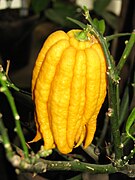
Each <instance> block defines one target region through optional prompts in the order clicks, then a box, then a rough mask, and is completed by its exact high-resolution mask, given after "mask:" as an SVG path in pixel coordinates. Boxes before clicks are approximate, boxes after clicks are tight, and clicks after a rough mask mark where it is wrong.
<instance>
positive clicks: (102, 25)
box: [93, 18, 105, 34]
mask: <svg viewBox="0 0 135 180" xmlns="http://www.w3.org/2000/svg"><path fill="white" fill-rule="evenodd" d="M93 24H94V25H95V26H96V28H97V30H98V31H99V32H100V33H101V34H104V32H105V21H104V20H103V19H102V20H98V19H97V18H94V20H93Z"/></svg>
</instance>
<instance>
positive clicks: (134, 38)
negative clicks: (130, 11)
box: [117, 30, 135, 73]
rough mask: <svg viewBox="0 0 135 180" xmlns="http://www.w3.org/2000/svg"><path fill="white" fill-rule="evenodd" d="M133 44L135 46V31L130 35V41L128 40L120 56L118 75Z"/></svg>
mask: <svg viewBox="0 0 135 180" xmlns="http://www.w3.org/2000/svg"><path fill="white" fill-rule="evenodd" d="M134 44H135V30H134V31H133V32H132V33H131V36H130V39H129V41H128V43H127V44H126V47H125V50H124V52H123V54H122V56H121V59H120V61H119V63H118V65H117V70H118V73H120V71H121V69H122V68H123V66H124V64H125V62H126V60H127V57H128V56H129V54H130V52H131V50H132V47H133V46H134Z"/></svg>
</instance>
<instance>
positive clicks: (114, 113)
mask: <svg viewBox="0 0 135 180" xmlns="http://www.w3.org/2000/svg"><path fill="white" fill-rule="evenodd" d="M84 12H85V18H86V19H87V20H88V22H89V23H90V24H91V25H88V26H87V27H88V29H89V31H90V32H91V33H93V34H94V35H95V36H96V37H97V38H98V40H99V42H100V44H101V46H102V49H103V51H104V55H105V58H106V61H107V67H108V72H107V75H108V98H109V99H108V101H109V111H110V112H111V113H110V123H111V128H112V136H113V142H114V151H115V160H116V163H118V164H121V162H122V160H121V157H122V148H123V146H121V136H120V131H119V125H118V122H119V112H118V110H119V107H118V105H119V104H118V103H117V101H118V97H119V94H118V86H119V80H120V78H119V76H118V72H117V69H116V67H115V65H114V64H115V63H114V60H113V58H112V56H111V55H110V52H109V49H108V45H107V41H106V38H104V37H103V35H102V34H101V33H100V32H99V31H98V30H97V28H96V26H95V25H94V23H93V21H92V19H91V17H90V14H89V10H88V9H87V8H84Z"/></svg>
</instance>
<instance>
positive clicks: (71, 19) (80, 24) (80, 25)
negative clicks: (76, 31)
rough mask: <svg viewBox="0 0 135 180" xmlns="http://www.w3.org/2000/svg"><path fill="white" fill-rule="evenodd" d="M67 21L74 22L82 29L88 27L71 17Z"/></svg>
mask: <svg viewBox="0 0 135 180" xmlns="http://www.w3.org/2000/svg"><path fill="white" fill-rule="evenodd" d="M67 19H68V20H70V21H72V22H73V23H74V24H77V25H78V26H79V27H81V28H82V29H84V28H86V25H85V24H84V23H82V22H81V21H78V20H76V19H73V18H70V17H67Z"/></svg>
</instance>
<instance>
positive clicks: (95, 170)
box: [16, 159, 135, 177]
mask: <svg viewBox="0 0 135 180" xmlns="http://www.w3.org/2000/svg"><path fill="white" fill-rule="evenodd" d="M16 168H18V169H20V170H21V171H22V172H25V173H26V172H31V173H44V172H46V171H75V172H89V173H90V174H113V173H116V172H121V173H125V174H127V175H128V176H129V177H135V165H124V166H119V167H114V166H113V164H106V165H101V164H100V165H98V164H89V163H83V162H80V161H75V160H74V161H49V160H44V159H39V160H37V161H36V162H35V163H34V164H29V163H28V162H27V161H23V160H22V161H21V163H20V166H17V167H16Z"/></svg>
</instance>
